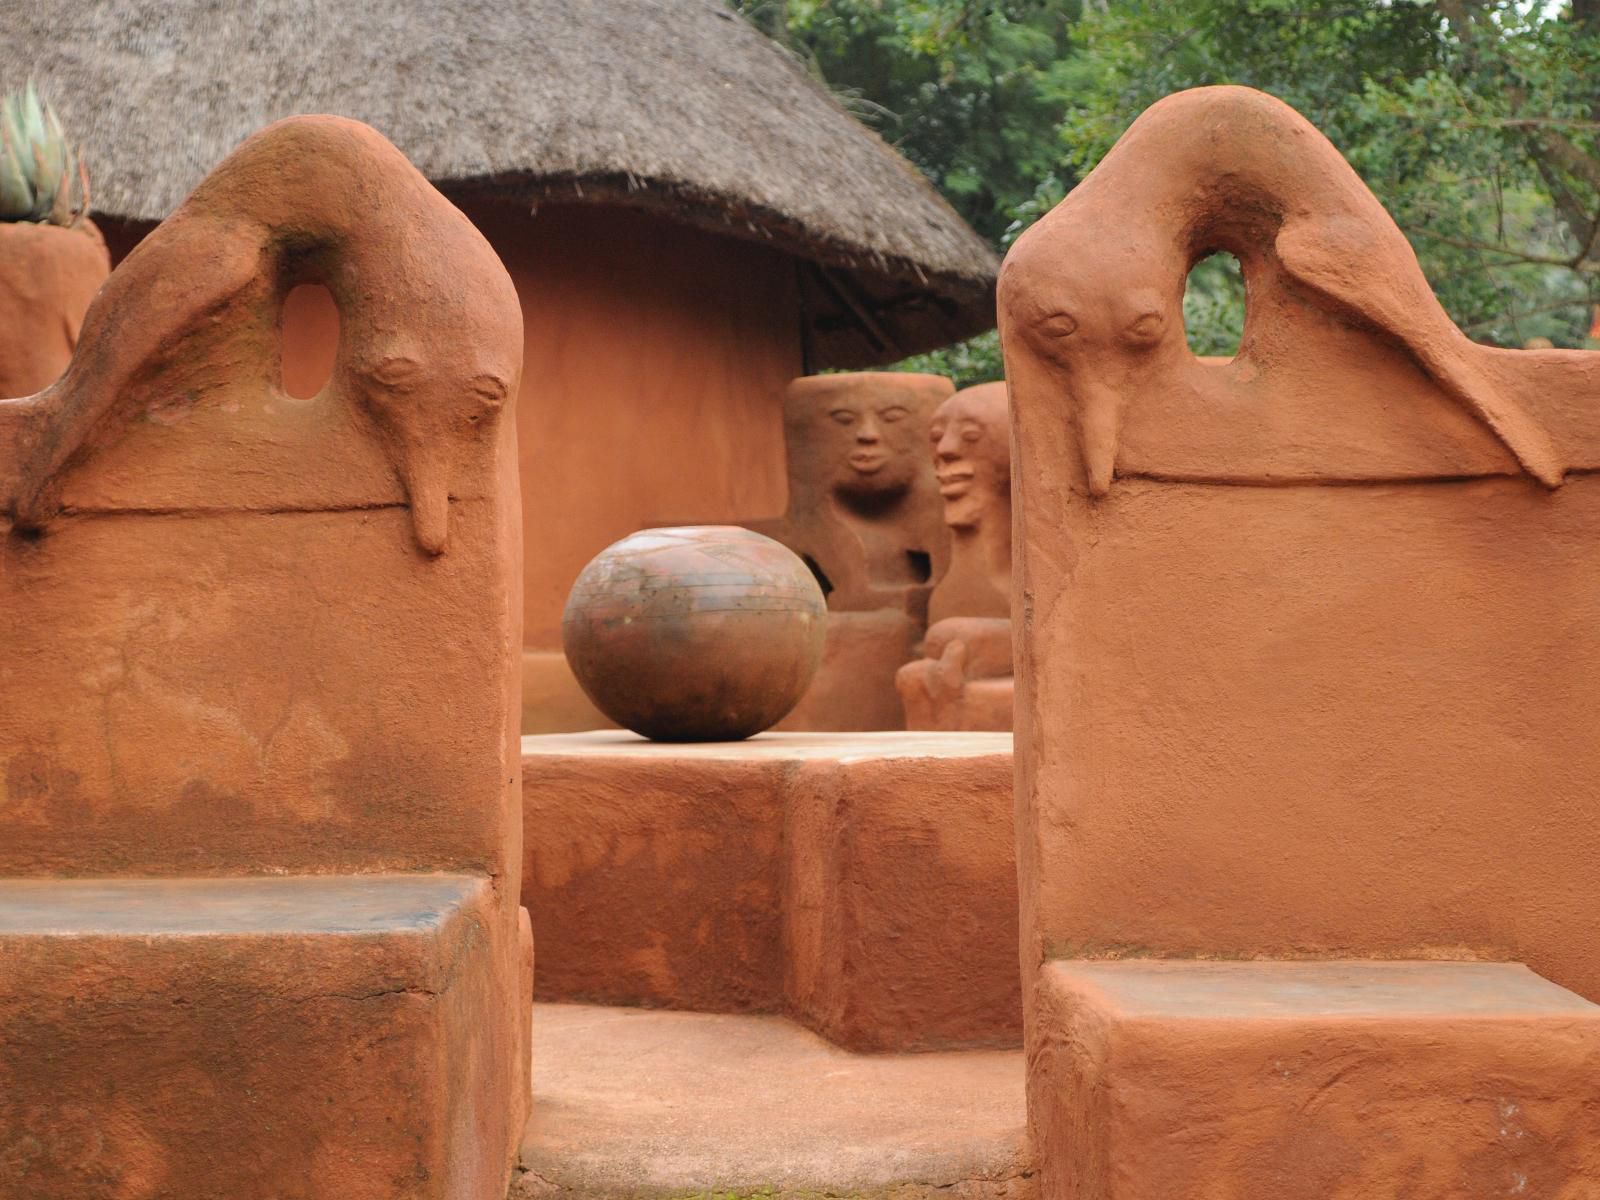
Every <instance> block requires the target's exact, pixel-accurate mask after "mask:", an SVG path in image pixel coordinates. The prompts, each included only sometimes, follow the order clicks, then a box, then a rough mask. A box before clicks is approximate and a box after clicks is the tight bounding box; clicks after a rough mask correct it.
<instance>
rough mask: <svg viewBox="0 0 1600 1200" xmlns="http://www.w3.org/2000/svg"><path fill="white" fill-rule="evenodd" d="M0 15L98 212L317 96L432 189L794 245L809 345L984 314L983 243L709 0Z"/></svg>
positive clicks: (145, 1)
mask: <svg viewBox="0 0 1600 1200" xmlns="http://www.w3.org/2000/svg"><path fill="white" fill-rule="evenodd" d="M0 31H3V35H0V81H4V80H12V81H15V82H17V83H21V82H22V80H23V79H24V77H26V76H27V75H29V74H32V75H34V76H35V77H36V78H37V79H38V80H39V83H40V85H41V87H42V88H44V89H46V91H47V94H48V95H49V97H50V98H51V100H52V102H53V103H54V104H55V106H56V108H57V109H58V111H59V112H60V113H61V117H62V121H63V123H64V124H65V125H66V127H67V130H68V132H69V134H70V135H71V136H72V137H74V138H79V139H82V141H83V142H84V144H85V148H86V156H87V158H88V160H89V164H90V170H91V173H92V176H93V181H94V197H93V198H94V207H95V209H96V211H98V212H100V213H103V214H107V215H110V216H112V217H121V218H126V219H132V220H155V219H159V218H161V217H164V216H165V215H166V214H167V213H169V212H170V211H171V210H172V209H173V208H174V207H175V206H176V205H177V204H178V202H179V201H180V200H181V199H182V198H183V197H184V196H185V195H186V194H187V193H188V192H189V190H190V189H191V188H193V187H194V185H195V184H196V183H197V182H199V180H200V179H201V177H202V176H203V175H204V174H205V173H206V172H207V171H208V170H210V168H211V167H213V166H215V165H216V163H217V162H218V161H219V160H220V159H221V158H222V157H223V156H224V155H225V154H227V153H228V152H229V151H230V150H232V149H233V147H234V146H236V145H237V144H238V143H239V142H240V141H241V140H242V139H244V138H245V137H246V136H247V135H249V134H250V133H252V132H254V131H255V130H256V129H259V128H260V127H261V126H262V125H265V124H266V123H268V122H269V121H273V120H276V119H277V118H279V117H284V116H288V115H290V114H293V113H316V112H326V113H335V114H339V115H343V116H350V117H355V118H358V119H360V120H362V121H366V122H367V123H369V124H371V125H373V126H375V127H376V128H377V129H379V130H380V131H382V132H383V133H384V134H386V135H387V136H388V137H389V138H390V139H391V140H392V141H393V142H394V143H395V144H396V145H398V146H399V147H400V149H401V150H403V151H404V152H405V153H406V154H407V155H408V156H409V157H410V158H411V159H412V161H413V162H415V163H416V164H417V166H418V167H419V168H420V169H421V170H422V171H423V173H424V174H425V175H427V176H428V178H430V179H431V180H433V181H434V182H435V183H436V184H438V185H439V186H440V187H441V189H443V190H444V191H445V192H447V193H448V194H451V195H455V196H461V195H463V194H465V193H469V192H472V191H475V190H492V191H494V192H498V193H500V194H503V195H508V196H511V197H514V198H516V199H519V200H525V201H528V202H530V203H537V202H540V201H550V200H564V201H581V202H599V203H618V202H620V203H625V204H630V205H637V206H647V207H656V208H661V209H664V210H666V211H667V212H669V213H670V214H671V215H672V216H673V217H675V218H676V219H679V220H684V221H688V222H691V223H694V224H697V225H701V226H706V227H709V228H714V229H718V230H721V231H724V232H727V233H731V234H734V235H736V236H739V237H746V238H756V239H760V240H764V241H768V242H770V243H772V244H774V245H777V246H779V247H781V248H782V249H784V250H786V251H789V252H792V253H794V254H796V255H798V256H800V257H801V258H802V259H804V260H805V261H807V262H808V263H811V264H814V265H815V266H814V268H807V270H806V271H805V275H806V277H807V292H808V309H809V310H810V312H811V315H812V335H813V336H812V347H813V356H814V359H815V365H817V366H825V365H864V364H866V363H868V362H873V361H888V360H890V359H893V358H895V357H898V356H899V355H901V354H905V353H910V352H914V351H917V350H922V349H927V348H931V347H932V346H936V345H941V344H944V343H946V342H948V341H951V340H953V339H955V338H957V337H960V336H964V335H967V334H970V333H974V332H977V331H979V330H981V329H986V328H988V327H990V326H991V325H992V324H993V302H992V296H993V283H994V273H995V268H996V262H995V259H994V256H993V255H992V254H991V253H990V251H989V249H988V248H987V246H986V245H985V244H984V243H983V242H982V241H981V240H980V239H979V238H978V237H977V235H975V234H974V233H973V232H972V231H971V230H970V229H969V228H968V227H967V226H966V225H965V224H964V223H963V222H962V221H961V219H960V218H959V217H958V216H956V214H955V213H954V211H952V210H951V209H950V208H949V206H948V205H946V204H945V203H944V201H943V200H942V199H941V198H940V197H939V196H938V194H937V193H936V192H935V191H934V189H933V188H932V187H931V186H930V185H929V184H928V182H927V181H926V180H925V179H924V178H923V177H922V176H921V175H919V174H918V173H917V172H916V171H915V169H913V168H912V167H911V166H910V165H909V164H908V163H907V162H906V161H905V160H904V159H902V158H901V157H900V156H899V155H897V154H896V153H895V152H894V151H893V150H891V149H890V148H889V147H888V146H887V145H885V144H884V143H883V142H882V141H881V140H880V139H879V138H878V137H877V136H876V135H874V134H873V133H872V132H870V131H869V130H867V129H866V128H864V127H863V126H862V125H861V124H860V123H859V122H857V121H855V120H854V119H853V118H852V117H851V116H850V115H849V114H848V113H847V112H845V111H844V109H842V108H841V107H840V106H839V105H838V104H837V103H836V102H835V101H834V99H833V98H832V97H831V96H830V95H829V94H828V93H827V91H826V89H825V88H823V87H821V86H820V85H819V84H817V83H816V82H815V81H814V80H812V79H811V77H810V76H809V75H808V74H807V73H806V72H805V71H804V70H803V69H801V68H800V67H799V66H797V65H796V64H795V63H793V62H792V61H790V59H789V58H788V57H787V56H786V55H785V54H783V53H782V52H781V51H780V50H779V49H777V47H775V46H774V45H773V44H772V43H771V42H770V41H768V40H767V39H766V38H765V37H763V36H762V35H761V34H760V33H758V32H757V31H756V30H755V29H753V28H752V27H751V26H750V25H749V24H748V23H747V22H746V21H744V20H743V19H742V18H741V17H739V16H737V15H736V14H734V13H733V12H731V11H730V10H729V9H728V8H727V7H726V6H725V5H724V4H723V3H722V2H721V0H382V2H379V0H371V2H368V0H248V2H241V0H98V2H95V3H88V2H81V0H80V2H79V3H66V4H44V3H41V2H40V0H0Z"/></svg>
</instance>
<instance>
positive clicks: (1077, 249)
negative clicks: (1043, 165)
mask: <svg viewBox="0 0 1600 1200" xmlns="http://www.w3.org/2000/svg"><path fill="white" fill-rule="evenodd" d="M1080 207H1081V206H1079V205H1073V204H1072V203H1071V198H1070V197H1069V199H1068V202H1066V203H1064V204H1062V205H1061V206H1060V207H1058V208H1057V209H1055V210H1054V211H1053V212H1052V213H1051V214H1050V215H1049V216H1047V217H1045V218H1044V219H1043V220H1042V221H1040V222H1039V223H1038V224H1036V225H1035V226H1034V227H1033V228H1032V229H1030V230H1028V232H1027V233H1025V234H1024V235H1023V236H1022V237H1021V238H1019V239H1018V241H1017V243H1016V245H1015V246H1014V247H1013V248H1012V250H1011V253H1010V254H1008V255H1007V256H1006V261H1005V265H1004V266H1003V267H1002V269H1001V272H1000V285H999V307H1000V326H1001V331H1002V335H1003V336H1004V338H1005V342H1006V369H1007V375H1008V377H1009V378H1010V379H1011V381H1012V384H1013V387H1014V388H1017V389H1025V390H1026V389H1032V390H1035V391H1036V392H1038V391H1042V392H1046V393H1048V394H1050V395H1051V396H1053V397H1056V398H1057V403H1059V404H1060V405H1061V407H1062V409H1063V411H1065V412H1070V413H1071V414H1072V419H1073V421H1074V422H1075V424H1076V427H1077V432H1078V443H1079V447H1080V451H1081V454H1082V459H1083V469H1084V474H1085V483H1086V486H1087V488H1088V490H1089V491H1090V492H1091V493H1092V494H1094V495H1104V494H1105V493H1106V491H1107V490H1108V489H1109V487H1110V485H1111V475H1112V470H1113V468H1114V466H1115V459H1116V441H1117V425H1118V421H1119V415H1120V413H1121V410H1122V406H1123V403H1124V402H1125V400H1126V398H1128V397H1130V396H1134V395H1137V394H1139V393H1140V392H1141V391H1143V390H1145V389H1147V388H1149V387H1151V386H1153V385H1154V384H1155V383H1156V382H1157V381H1158V380H1159V379H1160V377H1161V375H1162V374H1163V373H1164V372H1166V371H1169V370H1171V369H1173V367H1174V366H1175V364H1176V363H1177V362H1178V361H1179V359H1180V356H1183V355H1187V354H1188V347H1187V345H1186V343H1185V340H1184V328H1183V287H1184V279H1185V277H1186V273H1187V267H1188V264H1187V263H1186V262H1183V261H1181V260H1175V259H1174V257H1173V255H1172V253H1171V251H1170V249H1164V248H1162V247H1160V246H1158V245H1155V244H1152V243H1150V242H1147V241H1144V240H1143V239H1141V236H1140V232H1141V231H1139V230H1136V229H1135V230H1119V229H1115V228H1106V227H1105V226H1104V225H1103V224H1102V223H1100V222H1097V221H1078V220H1075V211H1076V210H1080Z"/></svg>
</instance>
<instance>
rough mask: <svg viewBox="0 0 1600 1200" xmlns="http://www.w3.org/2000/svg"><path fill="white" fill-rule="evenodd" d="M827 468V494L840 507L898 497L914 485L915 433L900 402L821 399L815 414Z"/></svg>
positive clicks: (872, 394)
mask: <svg viewBox="0 0 1600 1200" xmlns="http://www.w3.org/2000/svg"><path fill="white" fill-rule="evenodd" d="M817 419H818V422H819V424H820V426H821V431H822V436H823V439H824V441H825V444H826V445H827V446H828V458H829V459H830V461H831V462H832V465H833V471H832V476H831V481H832V487H833V491H834V492H835V493H836V494H838V495H839V496H840V497H841V498H842V499H844V500H846V501H850V500H857V501H859V500H887V499H891V498H894V497H897V496H901V495H904V494H905V492H906V491H908V490H909V489H910V487H911V484H912V482H913V481H914V480H915V479H916V475H917V465H918V456H919V454H920V452H921V450H920V446H919V445H918V441H919V438H918V434H917V427H918V425H919V422H918V421H916V420H914V419H913V412H912V409H911V407H910V405H908V404H907V403H906V398H905V397H903V396H899V395H896V394H894V393H893V392H887V393H886V394H885V393H882V392H877V390H876V389H873V390H867V389H861V390H859V391H856V392H840V393H838V394H836V395H833V396H829V397H826V398H825V400H824V403H823V405H822V408H821V410H820V411H819V412H818V414H817Z"/></svg>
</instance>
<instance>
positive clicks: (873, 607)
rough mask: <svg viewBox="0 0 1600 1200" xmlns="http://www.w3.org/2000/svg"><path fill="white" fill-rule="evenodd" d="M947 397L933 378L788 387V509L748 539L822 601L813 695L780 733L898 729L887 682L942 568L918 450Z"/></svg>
mask: <svg viewBox="0 0 1600 1200" xmlns="http://www.w3.org/2000/svg"><path fill="white" fill-rule="evenodd" d="M951 391H952V387H951V384H950V381H949V380H947V379H944V378H941V377H939V376H936V375H909V374H902V373H898V372H859V373H852V374H838V375H817V376H809V377H806V378H803V379H797V380H795V381H794V382H793V383H792V384H790V386H789V390H788V393H787V395H786V397H785V401H784V434H785V439H786V442H787V449H788V463H789V507H788V511H787V512H786V513H785V515H784V516H783V517H781V518H779V519H777V520H774V521H758V522H752V523H750V528H752V529H755V530H757V531H758V532H760V533H765V534H767V535H768V536H769V537H773V538H776V539H777V540H778V541H780V542H782V543H783V544H784V545H786V546H788V547H789V548H790V549H791V550H793V551H794V552H795V553H796V554H798V555H799V556H800V557H801V558H802V559H804V560H805V562H806V565H807V566H809V567H810V568H811V570H812V572H813V573H814V574H815V575H816V577H817V582H818V583H819V584H821V586H822V590H823V593H824V595H826V597H827V600H828V638H827V644H826V647H825V649H824V651H823V663H822V668H821V670H820V671H819V672H818V674H817V678H816V681H815V682H814V683H813V685H812V688H811V691H810V692H808V693H807V695H806V697H805V699H803V700H801V702H800V704H799V705H798V706H797V707H796V709H795V710H794V712H792V713H791V714H790V715H789V717H788V718H786V719H785V720H784V721H783V723H782V724H780V725H779V728H780V729H898V728H900V727H901V721H902V716H901V709H900V702H899V699H898V697H897V695H896V692H895V686H894V674H895V671H896V670H897V669H898V668H899V667H900V666H901V665H903V664H904V663H906V662H907V661H909V660H910V659H911V658H912V656H913V654H914V653H915V647H916V645H917V642H918V641H919V640H920V639H921V637H922V635H923V633H924V631H925V629H926V626H927V619H928V605H929V599H930V596H931V594H932V592H933V589H934V586H935V585H936V584H937V583H938V581H939V580H940V578H941V577H942V576H943V574H944V572H945V569H946V566H947V564H948V561H949V545H950V535H949V530H948V529H947V528H946V526H945V523H944V521H943V520H942V519H941V516H940V501H939V492H938V484H937V481H936V479H935V477H934V472H933V465H932V463H931V462H930V461H929V460H928V456H927V453H926V450H925V447H926V445H927V438H928V434H929V428H930V422H931V420H932V417H933V413H934V410H935V409H936V408H937V407H938V405H939V404H940V403H941V402H942V401H944V400H945V399H947V398H948V397H949V396H950V394H951Z"/></svg>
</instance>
